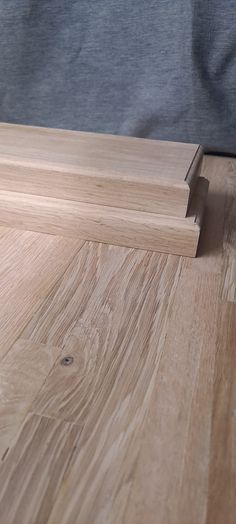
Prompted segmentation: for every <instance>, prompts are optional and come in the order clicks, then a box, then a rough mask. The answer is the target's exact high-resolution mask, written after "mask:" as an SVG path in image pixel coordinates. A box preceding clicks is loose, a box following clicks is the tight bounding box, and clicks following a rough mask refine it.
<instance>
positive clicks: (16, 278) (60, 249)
mask: <svg viewBox="0 0 236 524" xmlns="http://www.w3.org/2000/svg"><path fill="white" fill-rule="evenodd" d="M81 246H82V242H81V241H80V240H77V241H75V240H70V239H66V238H58V237H53V236H49V235H48V236H47V235H43V236H42V235H40V234H36V233H31V232H29V231H14V230H6V231H5V234H4V235H3V236H1V237H0V274H1V285H0V326H1V329H0V357H1V356H3V355H4V354H5V353H6V352H7V351H8V350H9V348H10V347H11V345H12V344H13V343H14V342H15V340H17V338H18V337H19V335H20V333H21V331H22V330H23V329H24V327H25V326H26V324H27V322H28V321H29V320H30V318H31V316H32V314H33V313H34V311H36V310H37V308H38V307H39V306H40V304H41V302H42V301H43V299H44V298H45V297H46V296H47V294H48V293H49V292H50V290H51V289H52V288H53V286H54V285H55V283H56V282H57V280H58V279H59V277H60V276H61V275H62V274H63V272H64V271H65V269H66V268H67V266H68V265H69V263H70V261H71V260H72V258H73V256H74V255H75V254H76V252H77V251H78V250H79V249H80V247H81Z"/></svg>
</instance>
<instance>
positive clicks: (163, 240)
mask: <svg viewBox="0 0 236 524" xmlns="http://www.w3.org/2000/svg"><path fill="white" fill-rule="evenodd" d="M207 191H208V181H207V180H206V179H204V178H202V177H200V178H199V180H198V183H197V186H196V189H195V193H194V196H193V198H192V202H191V207H190V209H189V216H188V217H187V218H179V217H167V216H165V215H156V214H155V213H146V212H141V211H134V210H129V209H121V208H115V207H113V208H111V207H108V206H98V205H95V204H85V203H83V202H73V201H69V200H57V199H55V198H48V197H38V196H32V195H24V194H21V193H14V192H11V191H10V192H9V191H7V192H6V191H0V224H1V225H5V226H6V225H7V226H11V227H20V228H22V227H23V228H26V229H30V230H33V231H40V232H44V233H51V234H56V235H65V236H68V237H74V238H78V237H79V238H83V239H87V240H93V241H96V242H105V243H108V244H109V243H112V244H115V245H120V246H127V247H134V248H138V249H146V250H147V249H148V250H151V251H159V252H163V253H172V254H177V255H184V256H189V257H194V256H195V255H196V252H197V246H198V240H199V235H200V228H201V221H202V217H203V212H204V208H205V201H206V197H207Z"/></svg>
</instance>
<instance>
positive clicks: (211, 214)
mask: <svg viewBox="0 0 236 524" xmlns="http://www.w3.org/2000/svg"><path fill="white" fill-rule="evenodd" d="M203 170H204V173H205V175H206V176H207V177H209V178H210V179H211V183H210V190H209V199H208V209H207V214H206V218H207V220H206V221H205V226H204V228H203V231H202V236H201V238H200V246H199V253H200V257H199V258H197V259H187V258H183V257H178V256H172V255H163V254H158V253H152V252H147V251H142V250H135V249H129V248H125V247H117V246H113V245H105V244H98V243H93V242H85V243H84V244H83V246H82V247H81V248H80V249H79V246H76V247H75V244H74V240H72V241H70V242H72V244H71V245H70V244H67V245H64V244H63V243H64V240H63V238H57V243H56V244H55V246H57V247H55V248H54V249H55V255H54V256H56V257H57V259H58V260H57V264H58V266H60V268H61V270H60V275H59V272H58V277H57V278H55V279H54V278H53V267H54V264H55V262H54V259H53V257H52V267H51V266H50V277H51V278H53V285H52V286H51V285H50V286H48V288H47V291H46V292H44V291H43V294H42V296H41V299H40V302H38V304H37V308H35V302H34V293H28V295H27V296H28V302H29V305H28V307H27V308H26V306H25V301H24V300H23V302H22V303H23V305H24V307H23V311H22V312H21V315H22V317H21V326H22V328H21V329H20V332H17V335H16V338H14V337H12V340H13V341H12V344H11V347H10V348H9V351H8V354H7V355H6V356H5V357H4V359H2V371H1V369H0V378H1V381H0V388H1V390H2V392H3V394H2V397H1V396H0V405H4V404H3V403H4V399H5V405H4V411H3V415H4V416H3V419H5V422H6V425H7V424H8V421H9V424H8V425H7V428H6V433H5V439H4V451H3V458H2V461H1V465H0V515H1V517H0V521H1V520H2V522H3V524H21V522H22V523H24V524H28V523H30V524H58V523H60V524H103V523H106V524H126V523H128V524H139V523H140V524H141V523H142V524H143V523H146V522H147V523H148V524H152V523H153V524H154V523H155V524H234V523H235V522H236V492H235V486H236V479H235V471H236V463H235V457H236V426H235V413H236V382H235V379H236V376H235V369H236V367H235V364H236V363H235V347H236V304H235V295H234V289H235V288H234V268H235V266H234V262H235V235H234V229H235V228H234V214H235V198H236V192H235V191H236V187H235V183H234V182H235V177H236V160H233V159H227V158H217V157H215V158H214V157H207V158H205V159H204V165H203ZM22 235H24V234H23V233H22V232H18V231H14V230H12V231H9V230H6V229H1V228H0V271H1V276H2V275H3V276H4V278H0V290H1V288H2V289H4V286H5V289H8V294H7V295H6V296H7V297H8V298H7V299H6V300H5V301H3V300H2V302H1V312H0V313H1V319H4V318H5V319H6V318H8V317H9V325H10V324H11V323H12V331H14V330H15V325H14V315H18V314H19V310H20V301H19V300H18V299H17V307H16V306H15V302H14V293H15V294H16V296H18V295H17V282H18V278H19V270H17V271H14V268H18V267H19V266H20V265H22V264H23V261H24V259H26V258H27V254H26V253H27V252H28V251H27V249H26V247H25V245H26V244H25V242H26V237H24V236H23V237H22ZM27 235H29V238H30V241H31V242H34V246H37V245H38V244H37V243H38V242H39V245H40V250H41V251H40V250H39V248H38V251H37V249H36V248H35V250H36V251H37V253H35V259H34V258H33V255H32V251H31V252H30V253H31V256H30V258H31V260H32V263H31V266H30V264H29V265H28V267H27V271H28V272H30V270H32V275H31V280H28V286H29V287H30V288H31V287H32V289H33V290H34V289H38V283H37V281H39V279H40V278H45V275H44V277H42V275H41V273H42V274H44V271H45V268H48V262H47V260H48V249H49V247H48V242H49V238H51V241H52V245H53V242H54V240H55V238H54V237H49V236H48V235H45V236H44V235H43V234H38V233H27ZM10 238H11V240H12V241H11V242H10ZM20 238H21V242H20ZM43 238H45V245H44V243H43V240H41V239H43ZM13 239H14V241H13ZM33 239H34V241H33ZM39 239H40V240H39ZM4 242H5V245H6V249H5V250H4ZM61 242H62V244H61ZM75 242H77V240H76V241H75ZM59 245H61V246H62V245H64V250H63V249H62V248H61V251H60V249H59V247H58V246H59ZM22 246H23V254H24V256H23V254H22V250H21V248H22ZM71 246H72V247H71ZM73 246H74V249H75V252H74V254H73V256H71V257H70V255H71V254H72V251H71V252H70V250H73ZM39 251H40V252H42V253H44V257H45V259H46V261H45V260H44V258H43V256H41V258H40V260H38V258H39ZM6 253H8V257H9V263H8V262H7V260H8V257H7V256H6ZM37 255H38V256H37ZM51 256H52V255H51ZM66 256H68V259H67V262H68V263H67V264H65V257H66ZM36 259H37V260H38V261H37V262H36ZM59 259H60V260H59ZM60 261H61V262H60ZM60 264H61V265H60ZM11 266H13V268H12V271H11ZM40 267H41V271H40V269H39V268H40ZM62 267H64V269H63V270H62ZM37 268H38V269H37ZM25 273H26V268H24V271H23V277H24V279H26V274H25ZM25 281H27V280H25ZM10 285H11V286H12V288H13V290H14V292H12V294H10V293H9V290H10ZM42 286H43V289H44V290H45V289H46V287H45V288H44V284H43V285H42ZM22 289H23V288H22ZM40 289H42V288H41V284H40ZM19 294H20V290H19ZM9 303H11V306H12V309H13V313H14V315H12V316H11V315H10V306H9ZM30 305H32V311H31V312H29V308H30ZM1 322H2V320H1ZM1 326H2V324H0V334H1ZM3 326H4V324H3ZM1 340H2V341H3V342H4V338H2V339H1ZM15 340H17V341H16V342H15ZM21 351H22V354H21ZM30 351H32V354H30V355H29V352H30ZM57 351H58V352H59V353H58V354H57ZM40 355H41V358H42V360H41V361H40ZM65 356H71V357H73V358H74V360H73V361H72V363H71V365H68V366H64V365H62V362H61V359H62V357H65ZM24 363H25V368H24ZM37 369H38V376H37ZM24 381H25V397H24V392H23V386H24ZM1 402H2V404H1ZM8 408H9V410H8ZM18 411H19V414H18ZM8 417H9V418H8ZM21 417H22V418H21ZM3 426H4V424H3ZM18 426H19V427H18ZM2 430H3V431H4V427H2ZM7 432H8V434H7ZM2 434H3V433H2Z"/></svg>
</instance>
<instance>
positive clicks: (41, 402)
mask: <svg viewBox="0 0 236 524" xmlns="http://www.w3.org/2000/svg"><path fill="white" fill-rule="evenodd" d="M178 266H179V260H178V259H177V258H176V259H174V260H172V261H170V260H168V259H167V257H166V256H164V255H163V256H162V257H158V255H151V254H145V253H141V252H139V253H133V254H132V255H131V254H130V253H128V252H127V253H126V256H125V258H124V262H123V264H122V265H120V268H119V270H117V271H115V272H114V273H113V274H112V273H110V275H109V280H107V274H106V270H105V268H104V273H102V275H101V277H100V282H99V286H97V287H96V288H95V289H94V292H93V294H92V295H91V297H90V299H89V301H87V300H86V299H85V302H86V309H85V310H82V312H81V306H83V302H84V298H82V297H81V304H80V303H78V306H79V307H78V309H77V311H78V313H79V314H78V313H77V318H76V317H75V312H74V315H73V317H72V318H71V320H72V321H73V322H72V323H71V325H70V324H69V320H68V322H67V324H65V327H67V331H66V332H64V333H63V340H64V341H65V342H64V344H63V346H64V350H65V354H68V353H69V355H72V356H73V357H74V361H75V365H74V366H71V367H70V368H67V369H65V368H62V367H61V366H60V362H58V364H57V366H55V367H54V368H53V369H52V372H51V373H50V374H49V376H48V379H47V380H46V381H45V384H44V386H43V388H42V390H41V391H40V393H39V395H37V397H36V398H35V401H34V403H33V407H32V409H33V410H34V411H35V412H37V413H41V414H45V415H48V416H52V417H56V418H62V419H63V420H67V421H70V420H73V421H74V422H76V424H78V425H79V426H82V425H83V423H84V420H86V418H87V417H89V416H90V415H91V416H92V414H93V409H92V406H93V405H95V404H97V407H98V405H100V406H101V407H102V405H103V403H104V402H105V400H106V395H108V394H109V389H111V392H110V395H111V399H110V402H113V403H114V402H116V401H117V397H116V391H118V390H119V382H120V386H121V387H125V386H124V381H125V376H126V374H127V387H128V384H129V376H130V377H131V376H133V373H134V374H135V376H136V374H138V375H139V374H140V377H141V374H142V373H145V370H146V367H145V362H144V361H143V360H145V358H146V359H147V361H148V362H149V359H151V358H152V359H154V361H155V358H157V359H158V354H159V352H160V351H161V347H162V341H163V337H164V333H165V319H166V315H167V311H168V308H169V307H170V305H171V298H172V287H173V289H174V287H175V286H176V282H177V281H178ZM137 267H138V268H139V271H136V268H137ZM134 268H135V270H134ZM121 275H122V279H123V282H124V284H123V286H122V287H121V286H120V280H121ZM85 284H86V281H85ZM104 284H105V285H106V289H107V290H109V296H108V298H107V300H106V299H104V292H102V293H101V291H102V287H103V288H104ZM99 288H100V289H99ZM137 292H139V294H140V297H141V300H140V302H139V300H137ZM164 293H166V294H167V296H168V301H167V302H166V301H165V300H164ZM64 294H65V290H64V286H62V288H61V289H60V290H59V293H58V292H57V293H56V295H55V297H54V299H53V301H52V302H51V304H49V307H48V309H47V310H44V312H43V316H42V319H43V318H45V317H48V316H50V318H51V319H52V321H51V325H50V322H49V323H48V331H47V329H45V328H46V326H45V323H44V329H45V336H46V337H47V335H49V337H50V331H51V333H53V332H55V326H56V325H59V324H60V323H61V320H62V318H61V315H60V316H59V318H56V316H55V313H56V312H57V303H58V300H59V297H60V296H64ZM160 297H162V304H163V310H162V306H161V308H160V307H158V303H159V301H160ZM144 310H145V321H143V320H142V319H143V315H144ZM70 311H73V302H72V303H71V304H69V307H68V308H67V310H66V311H64V314H65V315H66V319H68V312H70ZM131 312H132V314H131ZM162 316H163V318H162ZM53 320H54V322H53ZM157 321H158V328H157V326H156V323H157ZM137 326H139V328H137ZM32 327H33V326H31V329H32ZM40 327H41V326H40V324H39V323H37V324H36V326H35V329H33V336H34V338H35V337H36V339H38V336H39V334H40V332H41V333H42V331H41V329H40ZM37 328H38V329H37ZM51 328H52V330H51ZM157 329H158V332H157V331H156V330H157ZM159 330H161V331H160V332H159ZM150 337H151V339H150ZM152 337H154V338H152ZM156 338H159V339H160V341H159V345H157V344H156V343H155V342H154V339H155V340H156ZM50 339H51V337H50ZM143 352H144V354H143ZM144 355H146V357H145V356H144ZM154 369H155V368H153V370H152V371H154ZM137 380H138V376H137ZM140 380H144V381H145V376H144V377H143V379H141V378H140ZM62 384H63V385H64V386H62ZM122 384H123V386H122ZM148 385H149V381H148V380H147V382H146V385H145V384H144V386H143V387H147V386H148ZM137 387H138V386H137ZM140 387H141V384H140ZM101 388H104V394H105V397H104V396H103V395H101V393H100V394H99V391H101ZM117 388H118V390H117ZM126 395H128V393H126ZM99 397H100V399H99ZM118 400H119V401H121V397H119V395H118ZM127 401H128V400H127ZM124 403H126V400H125V398H124ZM127 409H128V406H127ZM96 413H97V408H96V410H95V413H94V415H95V416H96ZM99 425H100V424H99Z"/></svg>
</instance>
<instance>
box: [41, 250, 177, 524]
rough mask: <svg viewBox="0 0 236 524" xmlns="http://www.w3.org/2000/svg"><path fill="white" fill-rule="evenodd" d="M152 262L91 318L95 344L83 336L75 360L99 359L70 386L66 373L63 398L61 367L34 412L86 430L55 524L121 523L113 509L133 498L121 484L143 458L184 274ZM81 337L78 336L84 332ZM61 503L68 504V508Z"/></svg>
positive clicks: (115, 288)
mask: <svg viewBox="0 0 236 524" xmlns="http://www.w3.org/2000/svg"><path fill="white" fill-rule="evenodd" d="M146 257H148V258H146ZM146 257H144V258H143V260H142V261H141V263H139V271H136V272H135V273H133V271H131V272H129V273H128V275H129V278H128V280H127V277H126V274H127V273H126V271H124V270H123V271H122V274H124V282H126V285H127V287H126V285H124V286H123V287H122V289H120V275H117V278H116V279H115V281H114V284H113V285H112V287H111V289H110V293H109V296H110V301H109V302H110V303H104V305H103V308H102V310H100V312H98V316H97V317H96V316H94V315H93V316H92V318H93V328H94V330H96V331H97V336H96V338H92V339H89V338H87V340H85V341H84V345H82V346H81V345H80V343H79V342H80V339H79V338H78V342H77V345H75V346H74V351H73V355H74V358H76V355H78V358H79V362H81V356H80V353H81V351H82V352H84V351H86V356H87V354H88V355H91V356H92V355H93V357H92V360H91V356H90V358H89V357H87V358H88V361H87V365H86V368H85V369H84V368H81V366H79V367H80V370H81V371H80V373H78V371H77V373H76V372H75V373H74V375H71V373H69V376H68V375H67V377H66V373H64V377H65V378H64V380H63V378H62V375H61V373H60V382H61V384H62V383H63V384H64V391H65V394H64V396H63V397H62V395H61V390H59V387H58V386H59V383H58V373H59V370H57V369H56V367H55V368H54V370H53V372H52V373H51V374H50V375H49V377H48V380H47V383H45V386H44V388H43V389H42V391H41V392H40V393H39V395H38V398H36V400H35V402H34V405H33V407H32V409H33V410H34V411H37V412H39V411H40V412H41V413H51V414H53V416H56V417H59V418H63V419H65V420H71V419H73V420H74V421H75V422H76V424H78V426H79V427H81V428H82V432H81V438H80V442H79V452H78V453H77V454H76V456H75V459H74V464H73V466H72V469H71V474H69V475H68V478H67V482H66V484H65V485H63V487H62V492H61V494H60V496H59V499H58V500H59V502H58V504H56V506H55V509H54V510H53V512H52V514H51V517H50V519H49V522H50V523H51V522H53V523H54V522H58V518H59V515H60V518H62V520H63V522H64V523H68V522H74V523H76V522H80V523H84V522H102V521H104V522H111V520H112V519H113V517H114V521H115V513H114V506H116V505H117V507H120V504H121V501H120V497H121V498H122V499H124V500H126V498H127V495H128V486H127V490H126V489H125V492H124V493H122V491H123V489H122V488H121V486H124V485H125V484H126V481H127V483H129V479H128V477H127V479H126V478H125V475H126V474H125V469H126V467H127V469H128V471H129V472H130V471H132V469H133V468H134V466H135V462H136V459H137V455H138V450H139V447H140V443H141V441H140V432H141V431H142V428H143V426H144V423H145V415H146V412H147V409H148V405H149V401H150V395H151V393H152V391H153V387H154V384H155V376H156V372H157V369H158V365H159V361H160V358H161V355H162V352H163V344H164V341H165V336H166V329H167V319H168V315H169V311H170V309H171V306H172V302H173V298H174V294H175V289H176V286H177V283H178V278H179V269H180V264H179V260H178V259H177V258H176V259H172V260H170V259H166V258H165V257H163V256H162V257H158V255H156V254H155V255H154V254H153V255H146ZM148 259H149V261H148ZM133 265H134V264H133ZM127 269H128V268H127ZM138 297H140V299H139V298H138ZM117 299H118V300H117ZM131 312H132V313H131ZM87 315H88V311H87ZM90 318H91V316H90ZM76 333H77V336H78V337H79V333H80V327H79V326H78V327H77V331H76ZM82 336H83V337H84V333H83V332H82ZM84 338H85V337H84ZM70 354H71V352H70ZM94 358H95V362H94V361H93V359H94ZM86 360H87V359H86ZM86 370H87V372H85V371H86ZM88 370H90V373H88ZM131 383H132V384H133V385H132V387H131ZM53 384H54V388H53ZM52 388H53V389H54V391H55V397H54V399H53V398H52ZM111 470H112V476H111V474H110V472H111ZM123 482H124V484H123ZM115 494H116V495H115ZM62 500H67V505H66V507H65V506H64V508H63V507H61V502H60V501H62ZM124 500H123V502H124ZM95 501H96V504H95ZM112 515H113V517H112Z"/></svg>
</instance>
